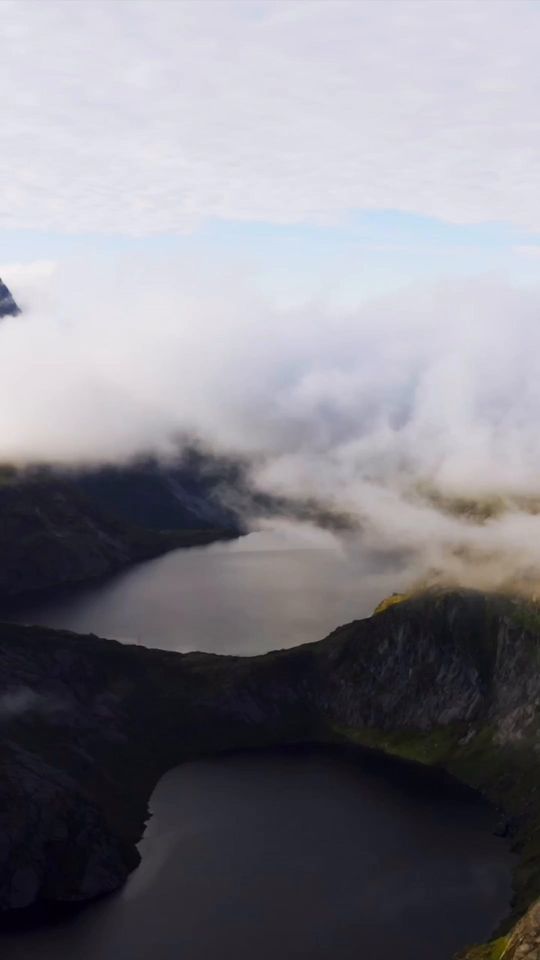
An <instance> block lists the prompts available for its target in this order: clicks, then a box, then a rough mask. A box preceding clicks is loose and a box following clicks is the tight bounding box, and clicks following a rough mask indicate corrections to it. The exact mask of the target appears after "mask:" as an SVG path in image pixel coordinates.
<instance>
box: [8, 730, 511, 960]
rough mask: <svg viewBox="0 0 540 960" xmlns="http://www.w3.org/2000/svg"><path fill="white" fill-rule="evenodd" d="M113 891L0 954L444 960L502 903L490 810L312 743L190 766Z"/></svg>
mask: <svg viewBox="0 0 540 960" xmlns="http://www.w3.org/2000/svg"><path fill="white" fill-rule="evenodd" d="M151 809H152V811H153V817H152V819H151V821H150V825H149V827H148V829H147V832H146V835H145V838H144V839H143V841H142V843H141V853H142V855H143V860H142V864H141V866H140V867H139V868H138V870H136V871H135V873H134V874H133V875H132V876H131V878H130V880H129V881H128V884H127V886H126V887H125V889H124V890H123V891H121V892H120V893H119V894H118V895H116V896H114V897H112V898H109V899H107V900H103V901H101V902H99V903H97V904H94V905H91V906H90V907H88V908H87V909H86V910H84V911H83V912H81V913H79V914H78V915H77V916H76V917H74V918H72V919H71V920H69V921H63V922H62V923H60V924H57V925H56V926H53V927H49V928H47V929H40V930H34V931H30V932H26V933H21V932H18V933H11V934H8V935H6V934H4V935H3V936H2V937H0V946H1V949H2V953H3V956H4V957H5V960H34V958H35V960H72V958H74V957H77V958H78V960H147V958H152V960H180V958H181V960H254V958H257V960H278V958H284V960H285V958H286V960H358V958H359V957H362V958H365V960H395V958H396V957H399V958H400V960H450V958H451V957H452V956H453V955H454V953H455V952H456V951H457V950H459V949H461V948H462V947H463V946H465V945H466V944H468V943H471V942H475V941H478V940H482V939H484V938H486V937H487V936H488V935H489V934H490V932H491V931H492V929H493V927H494V925H495V924H496V923H497V921H498V920H500V919H501V917H502V916H503V915H504V913H505V910H506V908H507V905H508V902H509V897H510V866H511V862H510V861H511V858H510V854H509V852H508V847H507V844H506V842H505V841H504V840H501V839H500V838H497V837H495V836H494V835H493V832H492V831H493V825H494V813H493V811H492V810H491V809H490V808H489V807H488V806H487V805H486V804H485V803H484V802H482V801H481V800H480V799H479V798H478V797H476V796H474V795H473V794H472V793H471V792H469V791H467V790H464V789H463V788H461V787H459V786H457V785H456V784H454V783H453V782H448V781H445V782H444V783H442V782H441V781H439V780H438V779H436V778H434V777H433V775H431V774H427V773H425V772H424V773H422V772H419V771H418V770H416V769H411V768H410V767H406V766H402V765H400V764H396V763H389V762H387V761H381V760H376V759H374V758H369V757H365V756H363V757H358V756H356V755H355V756H354V757H352V756H350V755H348V754H345V755H342V754H338V753H336V752H335V751H329V750H321V749H315V748H296V749H293V750H280V751H271V752H268V753H264V752H263V753H255V754H240V755H236V756H231V757H226V758H220V759H213V760H207V761H200V762H197V763H189V764H185V765H184V766H181V767H178V768H177V769H175V770H173V771H171V772H169V773H168V774H167V775H166V776H165V777H164V778H163V779H162V780H161V782H160V783H159V785H158V787H157V789H156V790H155V792H154V795H153V797H152V801H151Z"/></svg>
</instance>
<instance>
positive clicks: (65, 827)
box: [0, 593, 540, 960]
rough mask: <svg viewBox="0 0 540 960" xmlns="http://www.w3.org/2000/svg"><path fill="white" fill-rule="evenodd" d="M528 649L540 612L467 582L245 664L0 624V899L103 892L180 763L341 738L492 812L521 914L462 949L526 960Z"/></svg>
mask: <svg viewBox="0 0 540 960" xmlns="http://www.w3.org/2000/svg"><path fill="white" fill-rule="evenodd" d="M539 660H540V615H539V613H538V611H537V608H536V607H535V606H533V605H529V604H527V603H525V602H523V601H517V600H514V599H511V598H505V597H490V596H483V595H480V594H475V593H452V594H444V593H433V594H429V595H425V596H422V597H417V598H413V599H411V600H408V601H405V602H403V603H400V604H394V605H393V606H390V607H389V608H388V609H386V610H385V611H383V612H382V613H380V614H378V615H376V616H374V617H372V618H370V619H368V620H363V621H357V622H354V623H351V624H348V625H346V626H344V627H340V628H339V629H338V630H336V631H334V633H332V634H330V636H329V637H327V638H326V639H325V640H323V641H320V642H319V643H314V644H308V645H305V646H302V647H298V648H293V649H290V650H285V651H278V652H275V653H272V654H268V655H266V656H262V657H255V658H238V657H217V656H212V655H205V654H188V655H180V654H175V653H167V652H163V651H158V650H146V649H145V648H143V647H129V646H122V645H120V644H118V643H115V642H113V641H107V640H99V639H98V638H95V637H78V636H76V635H73V634H69V633H59V632H56V631H49V630H43V629H39V628H33V629H30V628H25V627H20V626H12V625H8V624H5V625H1V626H0V725H1V728H2V738H1V761H0V762H1V763H2V771H3V777H2V780H1V783H0V837H1V838H2V844H3V850H2V853H3V856H2V861H1V862H2V865H3V866H2V870H1V874H0V906H2V907H3V908H4V909H5V910H9V909H12V908H14V907H21V906H24V905H29V904H32V903H37V902H40V901H60V902H62V901H72V900H84V899H86V898H88V897H89V896H92V895H95V894H97V893H99V892H106V891H108V890H111V889H114V888H115V887H117V886H118V885H119V884H120V883H121V882H122V881H123V879H124V878H125V877H126V876H127V873H128V872H129V870H130V869H132V867H133V866H134V865H135V864H136V862H137V853H136V850H135V847H134V844H135V842H136V841H137V840H138V838H139V836H140V834H141V831H142V829H143V823H144V818H145V815H146V802H147V799H148V796H149V794H150V792H151V789H152V787H153V785H154V783H155V781H156V779H157V778H158V777H159V776H160V774H161V773H163V772H164V771H165V770H166V769H168V768H169V767H170V766H172V765H174V764H176V763H178V762H181V761H182V760H184V759H186V758H188V757H194V756H200V755H202V754H205V753H211V752H215V751H221V750H229V749H235V748H240V747H244V746H257V745H261V746H262V745H266V744H276V743H286V742H293V741H317V740H319V741H325V742H328V741H336V742H343V741H347V742H351V741H352V742H355V743H358V744H361V745H363V746H368V747H374V748H376V749H379V750H383V751H385V752H387V753H389V754H395V755H397V756H401V757H405V758H409V759H412V760H415V761H417V762H422V763H430V764H437V765H439V766H441V767H444V768H445V769H447V770H449V771H451V772H452V773H454V774H455V775H456V776H458V777H460V778H461V779H462V780H463V781H465V782H467V783H469V784H471V785H473V786H475V787H477V788H478V789H480V790H482V791H483V792H484V793H485V794H486V795H487V796H489V797H490V798H491V799H492V800H493V801H494V802H496V803H498V804H499V805H500V806H501V808H502V809H503V810H504V811H505V812H506V815H507V818H508V829H509V830H511V832H512V834H513V835H514V840H515V843H516V845H517V848H518V850H519V851H520V854H521V860H520V864H519V866H518V869H517V870H516V874H515V911H514V918H513V919H514V921H515V920H518V919H519V917H520V916H523V919H522V920H521V921H520V922H519V923H518V924H517V926H515V927H514V929H513V931H511V932H510V933H508V934H505V935H504V936H503V937H502V938H499V939H498V940H497V941H494V942H493V943H492V944H491V945H488V946H485V947H483V948H481V950H480V948H475V950H474V951H473V952H471V953H469V954H468V955H467V956H468V958H469V960H472V958H474V957H484V958H489V957H491V958H495V957H500V956H504V957H505V958H508V960H517V958H518V957H535V956H538V952H537V951H538V945H537V944H536V946H534V944H535V943H536V941H537V940H538V939H539V938H540V917H539V916H538V914H539V913H540V910H539V908H538V907H537V906H535V903H534V901H535V899H536V898H537V897H538V896H539V895H540V842H539V837H540V789H539V788H540V775H539V770H538V766H539V765H538V749H539V744H540V715H539V710H540V670H539ZM531 905H532V906H531ZM529 907H530V909H529V910H528V912H527V913H526V911H527V909H528V908H529ZM524 915H525V916H524ZM527 943H529V944H533V946H531V947H530V949H529V947H527V948H525V946H524V945H525V944H527ZM525 949H528V950H529V953H527V952H523V951H524V950H525ZM531 950H532V951H533V952H531ZM501 951H502V952H501ZM504 951H505V952H504ZM520 951H521V952H520ZM535 951H536V952H535Z"/></svg>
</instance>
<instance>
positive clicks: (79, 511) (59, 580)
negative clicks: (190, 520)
mask: <svg viewBox="0 0 540 960" xmlns="http://www.w3.org/2000/svg"><path fill="white" fill-rule="evenodd" d="M226 535H229V533H228V532H225V531H220V530H212V529H208V528H206V529H202V530H197V529H195V530H181V531H156V530H151V529H145V528H144V527H142V526H137V525H135V524H128V523H126V522H125V521H123V520H119V519H118V518H116V517H115V516H111V515H108V514H106V513H104V512H103V511H101V510H100V509H99V508H98V507H96V506H95V504H94V503H92V501H91V500H89V499H88V498H86V497H85V496H84V495H83V494H82V493H80V492H79V491H78V490H77V489H76V488H74V487H73V484H71V483H70V482H69V481H63V480H62V479H61V478H59V477H54V478H50V477H49V476H46V475H45V476H44V475H41V474H39V473H37V474H35V475H33V474H23V475H19V474H17V473H15V472H14V471H11V470H4V471H3V473H2V475H1V476H0V602H6V601H10V600H12V599H13V598H16V597H18V596H21V595H26V594H30V593H33V592H36V591H40V590H47V589H51V588H56V587H59V586H69V585H73V584H78V583H83V582H85V581H88V580H91V579H95V578H97V577H104V576H107V575H109V574H111V573H115V572H116V571H118V570H120V569H122V568H123V567H125V566H127V565H129V564H131V563H134V562H136V561H139V560H143V559H146V558H149V557H153V556H157V555H158V554H160V553H164V552H165V551H167V550H171V549H174V548H175V547H180V546H191V545H194V544H199V543H208V542H209V541H211V540H215V539H216V538H219V537H221V536H226Z"/></svg>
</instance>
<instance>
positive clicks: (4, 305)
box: [0, 280, 21, 319]
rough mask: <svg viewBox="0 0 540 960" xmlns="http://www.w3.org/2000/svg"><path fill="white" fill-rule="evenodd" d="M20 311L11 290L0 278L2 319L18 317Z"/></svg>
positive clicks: (0, 316)
mask: <svg viewBox="0 0 540 960" xmlns="http://www.w3.org/2000/svg"><path fill="white" fill-rule="evenodd" d="M20 312H21V311H20V309H19V307H18V306H17V304H16V303H15V300H14V299H13V297H12V295H11V293H10V291H9V290H8V288H7V287H6V285H5V283H2V280H0V319H1V318H2V317H16V316H18V315H19V313H20Z"/></svg>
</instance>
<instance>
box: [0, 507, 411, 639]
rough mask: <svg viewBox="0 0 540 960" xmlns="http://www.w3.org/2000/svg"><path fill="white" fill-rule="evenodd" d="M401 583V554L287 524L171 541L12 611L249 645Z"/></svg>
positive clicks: (341, 614) (284, 635) (99, 628)
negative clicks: (105, 575) (139, 559)
mask: <svg viewBox="0 0 540 960" xmlns="http://www.w3.org/2000/svg"><path fill="white" fill-rule="evenodd" d="M406 583H407V580H406V573H405V571H404V565H403V563H402V562H401V561H400V559H399V558H389V557H388V556H382V555H375V554H370V553H367V552H365V551H359V550H356V549H355V548H354V546H353V545H351V544H349V545H348V544H346V543H343V542H341V541H338V540H336V538H334V537H332V536H330V535H325V534H321V533H320V532H319V533H318V534H314V533H313V532H311V531H309V529H308V530H306V528H302V527H300V526H292V525H287V526H286V527H279V528H277V529H274V530H267V531H260V532H256V533H252V534H249V535H248V536H246V537H242V538H240V539H238V540H234V541H229V542H225V543H215V544H212V545H211V546H208V547H194V548H192V549H189V550H176V551H174V552H172V553H169V554H166V555H165V556H163V557H159V558H158V559H155V560H151V561H149V562H147V563H142V564H139V565H138V566H136V567H133V568H132V569H130V570H128V571H127V572H124V573H122V574H120V575H119V576H117V577H114V578H113V579H110V580H108V581H106V582H104V583H99V584H93V585H91V586H87V587H85V588H83V589H81V590H78V591H76V592H71V593H70V594H68V595H64V596H61V597H59V596H57V597H55V598H54V599H49V600H47V601H43V602H39V603H34V604H32V605H31V606H25V607H24V608H22V609H20V610H18V611H17V612H16V613H12V614H11V615H10V616H11V618H12V619H17V620H19V621H23V622H27V623H38V624H41V625H45V626H51V627H58V628H66V629H68V630H76V631H78V632H80V633H96V634H98V635H101V636H105V637H115V638H117V639H120V640H126V641H129V642H140V643H144V644H146V645H147V646H153V647H162V648H164V649H173V650H180V651H187V650H204V651H210V652H213V653H235V654H246V655H249V654H254V653H261V652H264V651H267V650H272V649H275V648H278V647H292V646H296V645H297V644H299V643H304V642H306V641H310V640H320V639H321V638H322V637H324V636H325V635H326V634H328V633H329V632H330V631H331V630H333V629H334V628H335V627H337V626H338V625H339V624H340V623H346V622H348V621H350V620H354V619H356V618H359V617H366V616H369V615H370V614H371V612H372V611H373V608H374V606H375V605H376V604H377V603H378V602H379V600H381V599H382V597H384V596H386V595H387V594H388V593H391V592H392V591H393V590H399V589H400V587H401V586H403V585H405V584H406Z"/></svg>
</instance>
